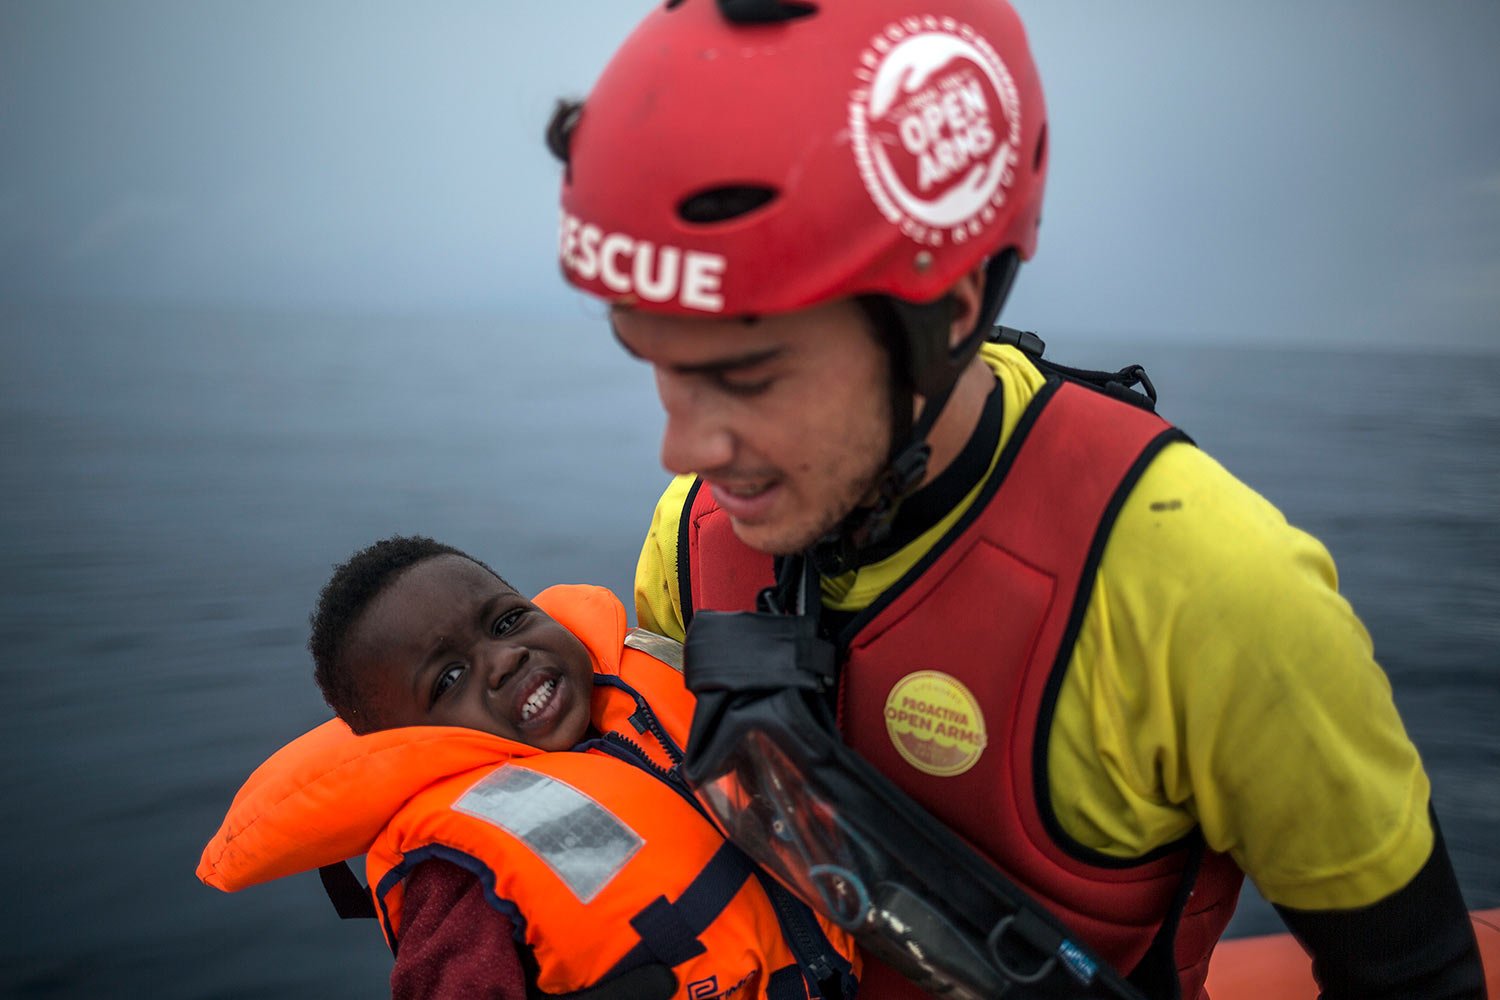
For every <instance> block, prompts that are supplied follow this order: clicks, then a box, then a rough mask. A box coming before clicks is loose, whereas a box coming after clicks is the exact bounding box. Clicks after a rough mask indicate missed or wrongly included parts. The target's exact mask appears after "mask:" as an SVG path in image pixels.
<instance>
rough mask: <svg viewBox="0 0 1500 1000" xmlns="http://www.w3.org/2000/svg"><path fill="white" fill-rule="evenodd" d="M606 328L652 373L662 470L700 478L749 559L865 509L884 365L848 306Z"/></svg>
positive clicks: (884, 437)
mask: <svg viewBox="0 0 1500 1000" xmlns="http://www.w3.org/2000/svg"><path fill="white" fill-rule="evenodd" d="M612 318H613V322H614V328H615V335H616V336H617V337H618V338H619V340H620V343H621V344H623V345H624V346H625V349H626V350H627V351H629V352H630V353H631V354H633V355H635V356H636V357H638V358H640V359H641V360H643V361H646V362H647V363H649V364H650V365H651V367H652V369H653V370H654V371H655V374H656V390H657V394H658V395H659V396H660V397H661V404H662V409H664V410H665V411H666V417H667V424H666V430H665V431H664V432H663V434H662V445H661V462H662V465H663V466H665V467H666V468H667V469H668V470H669V471H671V472H675V473H689V472H691V473H697V474H698V475H699V476H702V477H703V479H704V480H705V481H706V483H707V484H708V486H709V488H710V489H711V490H713V496H714V499H715V500H716V501H717V502H718V504H719V506H720V507H721V508H723V510H724V512H725V513H727V514H728V515H729V517H730V520H731V522H732V523H733V525H734V533H735V534H736V535H738V536H739V538H740V540H741V541H743V542H745V543H746V544H747V545H749V546H750V547H751V548H754V549H758V550H759V551H761V552H767V553H773V554H781V555H787V554H791V553H793V552H798V551H801V550H802V549H804V548H806V547H807V546H808V545H810V544H812V543H813V542H814V541H816V540H817V539H818V538H819V537H821V536H822V535H823V534H824V533H826V532H827V531H828V530H829V529H830V528H832V527H833V526H834V525H836V524H837V523H838V522H839V521H840V520H841V519H842V518H843V517H844V515H845V514H847V513H848V512H849V511H850V510H852V509H854V507H855V506H857V505H859V504H860V503H861V502H863V501H867V500H868V499H869V498H870V495H871V493H872V491H873V489H874V486H875V483H876V481H877V479H878V477H879V475H880V472H881V470H882V469H883V468H884V466H885V461H886V457H887V450H888V448H889V442H890V433H891V432H890V406H889V398H890V397H889V389H888V385H889V381H888V379H889V360H888V358H887V356H886V352H885V351H884V350H883V349H882V348H880V347H879V346H878V345H877V344H876V342H875V339H874V337H873V336H872V335H871V333H870V330H869V326H868V323H867V321H866V319H865V315H864V313H863V312H862V311H861V310H860V308H859V307H858V306H857V305H856V304H855V303H854V302H852V301H849V300H844V301H840V302H833V303H829V304H826V305H821V306H816V307H813V308H810V309H805V310H802V311H800V312H795V313H788V314H785V315H780V316H772V317H768V318H763V319H754V320H739V319H717V320H715V319H696V318H691V319H690V318H684V317H675V316H656V315H651V314H648V313H641V312H634V311H631V310H628V309H616V310H615V311H614V313H613V314H612Z"/></svg>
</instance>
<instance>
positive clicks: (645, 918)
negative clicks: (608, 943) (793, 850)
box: [605, 843, 750, 979]
mask: <svg viewBox="0 0 1500 1000" xmlns="http://www.w3.org/2000/svg"><path fill="white" fill-rule="evenodd" d="M749 877H750V863H749V861H748V860H747V859H746V858H745V855H744V854H742V853H740V850H739V848H737V847H735V846H734V845H733V844H728V843H725V844H723V845H721V846H720V847H719V849H718V850H717V851H715V852H714V856H713V857H712V858H710V859H709V862H708V864H706V865H704V866H703V870H702V871H701V872H699V873H698V876H697V877H696V878H694V879H693V881H692V883H691V884H689V885H688V887H687V888H686V889H684V890H683V893H682V895H681V896H679V897H678V899H677V902H675V903H673V902H670V901H668V899H667V897H666V896H658V897H656V899H654V900H652V901H651V902H650V903H648V904H647V905H646V907H645V908H644V909H642V910H641V912H639V913H637V914H636V915H635V916H634V917H632V918H631V920H630V926H631V927H633V928H635V932H636V933H637V934H639V935H640V936H641V939H640V941H639V942H638V943H637V944H636V946H635V947H634V948H632V949H630V951H628V952H626V954H625V955H624V957H623V958H621V959H620V960H619V961H618V962H616V963H615V967H614V968H613V969H611V970H610V972H609V974H608V975H607V976H605V978H606V979H608V978H609V977H610V976H614V975H617V974H619V973H621V972H628V971H629V970H630V969H633V968H635V967H636V966H639V965H645V964H648V963H651V962H661V963H664V964H666V965H671V966H676V965H680V964H682V963H683V962H686V961H687V960H688V959H690V958H693V957H695V956H697V955H701V954H703V952H704V951H706V950H707V949H705V948H704V946H703V942H701V941H699V940H698V935H699V934H701V933H703V931H704V930H705V929H707V927H708V926H709V925H710V924H712V923H713V922H714V921H715V920H716V919H718V916H719V914H720V913H723V912H724V910H725V908H726V907H728V906H729V904H730V902H731V901H732V900H733V899H734V897H735V896H737V895H739V892H740V888H741V887H742V886H743V885H744V884H745V881H746V880H747V879H748V878H749Z"/></svg>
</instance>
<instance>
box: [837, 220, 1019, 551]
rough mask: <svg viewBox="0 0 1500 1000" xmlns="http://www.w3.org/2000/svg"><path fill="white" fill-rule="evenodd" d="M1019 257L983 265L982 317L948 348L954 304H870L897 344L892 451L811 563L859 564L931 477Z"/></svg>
mask: <svg viewBox="0 0 1500 1000" xmlns="http://www.w3.org/2000/svg"><path fill="white" fill-rule="evenodd" d="M1019 267H1020V258H1019V256H1018V255H1017V254H1016V253H1015V251H1013V250H1006V251H1004V252H1002V253H999V254H997V255H996V256H994V257H992V258H991V259H990V260H989V262H988V264H987V265H986V267H985V282H984V291H983V295H982V297H981V300H980V307H979V318H978V321H977V322H976V323H975V324H974V329H972V330H971V331H970V332H969V334H968V336H966V337H965V338H964V339H963V340H962V341H961V342H960V343H959V344H958V345H957V346H956V347H953V348H951V349H950V348H949V347H948V332H949V330H950V328H951V325H952V302H951V300H950V299H949V298H948V297H947V296H944V297H943V298H941V299H938V300H936V301H934V302H921V303H916V302H903V301H901V300H899V299H891V298H886V299H883V300H876V301H875V302H874V303H868V302H867V309H868V311H869V312H870V315H871V319H872V320H873V322H874V323H875V324H876V326H878V327H879V326H886V327H892V326H893V327H895V328H896V331H895V333H896V335H895V336H889V337H888V338H887V342H888V343H889V344H890V345H891V347H892V359H891V367H892V379H891V387H892V388H891V450H890V457H889V458H888V459H887V460H886V464H885V468H884V469H883V470H881V473H880V478H879V479H878V480H877V481H876V484H875V500H874V502H873V503H871V504H870V505H868V506H858V507H855V508H854V509H853V510H852V511H850V512H849V513H848V514H847V515H845V517H844V519H843V520H842V521H840V522H839V523H838V524H837V525H836V526H835V527H834V528H833V529H832V530H831V531H829V532H828V533H827V534H825V535H824V536H823V537H822V538H820V539H818V540H817V541H816V542H814V543H813V544H812V546H811V547H810V548H809V550H808V556H809V557H810V561H811V562H812V563H813V564H814V565H816V567H817V569H818V571H819V572H821V573H824V574H826V575H829V576H838V575H839V574H841V573H847V572H848V571H849V570H851V569H854V568H856V567H857V566H859V565H860V562H859V556H860V552H861V550H864V549H868V548H871V547H873V546H876V545H879V544H880V543H881V542H883V541H885V540H886V539H887V538H888V537H890V533H891V526H892V524H894V523H895V520H896V511H897V510H898V509H899V508H900V506H901V501H903V500H905V499H906V498H907V497H908V496H910V495H911V494H913V493H915V492H916V490H917V487H919V486H920V485H921V484H922V481H923V479H925V478H926V476H927V463H928V460H929V459H930V458H931V457H932V445H931V444H930V443H929V442H928V440H927V436H928V434H930V433H931V432H932V428H933V427H934V426H936V425H937V422H938V418H939V417H940V416H942V413H943V409H944V407H946V406H947V405H948V400H949V398H950V397H951V396H952V395H953V390H954V388H955V387H956V386H957V385H958V380H959V378H960V377H961V376H962V375H963V372H964V369H965V368H966V367H967V366H968V364H969V362H970V361H972V360H973V358H974V356H975V355H976V354H978V353H979V348H980V345H981V344H983V343H984V341H985V339H986V338H987V337H988V336H989V332H990V327H991V326H992V325H993V324H994V322H995V319H996V317H998V316H999V314H1000V307H1001V306H1002V305H1004V304H1005V299H1006V297H1007V296H1008V295H1009V294H1010V289H1011V285H1012V284H1013V283H1014V281H1015V277H1016V271H1017V270H1018V268H1019ZM913 391H916V392H920V393H922V394H923V396H924V397H925V400H926V402H925V405H924V406H923V407H922V412H921V414H920V415H919V416H917V417H916V418H915V419H913V417H912V409H913V405H912V392H913Z"/></svg>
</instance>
